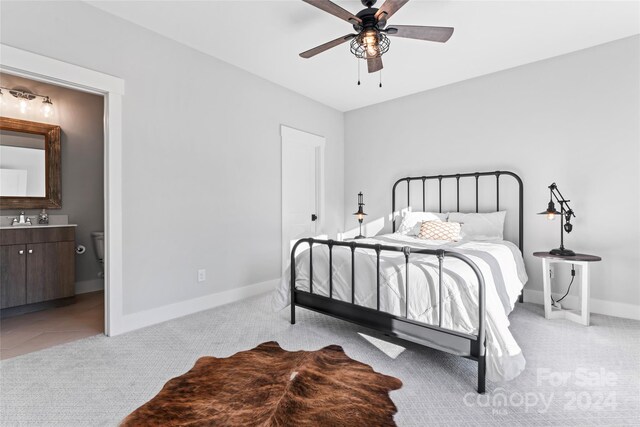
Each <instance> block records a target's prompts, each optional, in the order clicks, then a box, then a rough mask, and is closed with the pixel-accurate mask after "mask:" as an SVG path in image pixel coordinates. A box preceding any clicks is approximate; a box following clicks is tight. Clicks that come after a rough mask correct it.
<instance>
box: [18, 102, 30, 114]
mask: <svg viewBox="0 0 640 427" xmlns="http://www.w3.org/2000/svg"><path fill="white" fill-rule="evenodd" d="M19 107H20V112H21V113H22V114H24V113H26V112H27V110H28V109H29V103H28V102H27V100H26V99H21V100H20V103H19Z"/></svg>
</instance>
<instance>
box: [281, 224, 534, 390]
mask: <svg viewBox="0 0 640 427" xmlns="http://www.w3.org/2000/svg"><path fill="white" fill-rule="evenodd" d="M359 242H362V243H371V244H376V243H380V244H386V245H396V246H412V247H416V248H427V249H439V248H442V249H447V250H452V251H456V252H459V253H461V254H464V255H466V256H467V257H469V258H470V259H471V261H473V262H474V263H475V264H476V265H477V266H478V267H479V268H480V271H481V272H482V275H483V277H484V281H485V289H486V291H485V296H486V339H487V378H488V379H489V380H491V381H506V380H510V379H513V378H515V377H516V376H518V374H520V372H522V370H523V369H524V366H525V360H524V357H523V355H522V351H521V350H520V347H519V346H518V344H517V343H516V341H515V339H514V338H513V336H512V335H511V332H510V331H509V318H508V315H509V313H510V312H511V310H513V306H514V303H515V301H516V300H517V298H518V295H519V294H520V291H521V290H522V287H523V286H524V284H525V283H526V282H527V274H526V272H525V269H524V262H523V259H522V254H520V251H519V250H518V248H517V247H516V246H515V245H514V244H513V243H511V242H507V241H500V242H471V241H467V242H464V241H463V242H456V243H453V242H441V241H433V240H421V239H418V238H416V237H412V236H402V235H399V234H388V235H383V236H376V237H375V238H370V239H363V240H359ZM328 254H329V252H328V248H327V247H326V246H325V245H320V246H314V250H313V292H314V293H316V294H320V295H325V296H328V295H329V255H328ZM296 259H297V262H296V289H301V290H307V291H308V290H309V250H308V249H307V250H305V251H304V252H302V253H300V254H299V255H298V256H297V258H296ZM355 273H356V277H355V284H356V286H355V302H356V304H358V305H362V306H366V307H371V308H375V306H376V256H375V251H373V250H366V249H357V250H356V256H355ZM443 273H444V277H443V289H444V293H445V295H444V299H443V300H444V307H443V323H442V326H443V327H444V328H447V329H452V330H455V331H460V332H465V333H471V334H476V333H477V325H478V284H477V279H476V277H475V274H474V273H473V271H472V270H471V269H470V268H469V266H467V265H466V264H465V263H464V262H463V261H461V260H458V259H455V258H451V257H447V258H445V261H444V266H443ZM405 275H406V270H405V262H404V254H403V253H391V252H386V251H383V252H382V253H381V256H380V288H381V290H380V309H381V310H383V311H386V312H388V313H391V314H395V315H401V316H404V314H405V312H404V311H405V301H404V295H405ZM289 282H290V274H285V275H284V277H283V278H282V281H281V284H280V286H279V288H278V289H277V291H276V293H275V294H274V298H273V303H274V309H276V310H280V309H283V308H284V307H286V306H288V305H289V302H290V301H289V300H290V286H289ZM333 297H334V298H336V299H339V300H343V301H351V249H349V248H344V247H334V248H333ZM438 300H439V298H438V260H437V258H436V257H435V256H430V255H421V254H413V255H411V257H410V263H409V316H408V317H409V318H410V319H414V320H417V321H420V322H423V323H427V324H435V325H437V324H438Z"/></svg>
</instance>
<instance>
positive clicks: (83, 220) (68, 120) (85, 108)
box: [0, 6, 104, 290]
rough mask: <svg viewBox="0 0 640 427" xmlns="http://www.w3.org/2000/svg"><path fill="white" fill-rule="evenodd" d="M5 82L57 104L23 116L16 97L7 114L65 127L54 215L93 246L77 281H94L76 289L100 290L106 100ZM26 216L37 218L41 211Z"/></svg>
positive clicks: (79, 262)
mask: <svg viewBox="0 0 640 427" xmlns="http://www.w3.org/2000/svg"><path fill="white" fill-rule="evenodd" d="M3 12H4V6H3ZM3 41H4V40H3ZM0 82H1V83H2V86H5V87H10V88H14V87H20V88H23V89H27V90H29V91H31V92H33V93H38V94H43V95H48V96H50V97H51V100H52V102H53V103H54V108H55V113H54V115H53V116H52V117H49V118H45V117H44V116H43V115H42V113H41V112H40V104H41V102H40V101H39V100H34V101H32V102H31V106H32V108H31V111H29V112H27V113H24V114H23V113H21V112H20V111H19V110H17V109H14V108H9V105H13V104H15V103H13V102H12V101H13V99H11V98H10V99H8V100H7V101H6V104H5V106H3V108H2V111H1V114H2V115H3V116H5V117H13V118H16V119H23V120H31V121H36V122H41V123H51V124H56V125H59V126H60V128H61V130H62V133H61V137H60V141H61V147H62V148H61V151H62V209H51V210H49V214H51V215H59V214H63V215H68V216H69V222H70V223H73V224H78V228H77V229H76V242H77V243H78V244H80V245H85V246H86V247H87V252H85V253H84V254H83V255H78V256H76V282H83V281H90V280H91V281H94V282H92V283H88V282H87V283H86V284H85V285H84V286H83V285H82V284H80V285H78V286H77V287H76V288H77V289H76V290H84V289H92V290H95V289H99V288H100V287H102V280H101V279H98V273H99V272H100V271H101V270H100V265H99V264H98V262H97V260H96V257H95V253H94V251H93V246H92V242H91V232H92V231H102V230H104V179H103V177H104V169H103V158H104V146H103V119H104V112H103V104H104V102H103V98H102V97H101V96H97V95H93V94H88V93H84V92H79V91H75V90H70V89H67V88H63V87H59V86H53V85H49V84H45V83H40V82H35V81H32V80H27V79H24V78H21V77H16V76H12V75H8V74H0ZM4 96H5V97H6V96H8V94H5V95H4ZM9 103H11V104H9ZM26 212H27V213H28V214H29V215H37V214H38V213H39V212H40V211H39V210H27V211H26ZM16 213H17V211H14V210H3V211H2V212H1V214H2V215H15V214H16Z"/></svg>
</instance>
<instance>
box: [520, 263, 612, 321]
mask: <svg viewBox="0 0 640 427" xmlns="http://www.w3.org/2000/svg"><path fill="white" fill-rule="evenodd" d="M533 256H535V257H538V258H542V278H543V279H542V284H543V288H544V317H545V318H546V319H567V320H572V321H574V322H578V323H580V324H582V325H585V326H589V292H590V290H589V264H590V263H592V262H597V261H600V260H602V258H600V257H599V256H596V255H586V254H575V255H574V256H559V255H551V254H550V253H549V252H534V253H533ZM553 263H564V264H573V265H575V266H578V267H580V269H581V272H580V273H581V278H582V280H581V281H580V282H581V286H580V300H581V304H580V306H581V310H580V312H578V311H577V310H564V309H559V308H556V307H553V306H552V305H551V277H549V268H550V266H551V264H553Z"/></svg>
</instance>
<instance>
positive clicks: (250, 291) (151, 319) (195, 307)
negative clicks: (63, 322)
mask: <svg viewBox="0 0 640 427" xmlns="http://www.w3.org/2000/svg"><path fill="white" fill-rule="evenodd" d="M279 282H280V279H273V280H267V281H266V282H260V283H255V284H253V285H248V286H243V287H240V288H236V289H229V290H228V291H224V292H218V293H215V294H209V295H205V296H202V297H199V298H194V299H190V300H187V301H180V302H177V303H175V304H169V305H165V306H162V307H157V308H152V309H150V310H145V311H141V312H138V313H132V314H125V315H123V316H122V321H121V323H120V324H119V325H118V327H117V328H112V329H116V330H111V331H110V334H109V335H111V336H115V335H120V334H123V333H125V332H129V331H133V330H136V329H140V328H144V327H146V326H151V325H155V324H158V323H162V322H166V321H167V320H171V319H175V318H178V317H183V316H187V315H189V314H193V313H197V312H199V311H204V310H208V309H210V308H214V307H218V306H220V305H225V304H229V303H232V302H236V301H240V300H243V299H245V298H249V297H252V296H255V295H260V294H264V293H267V292H270V291H272V290H274V289H275V288H276V286H277V284H278V283H279Z"/></svg>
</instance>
